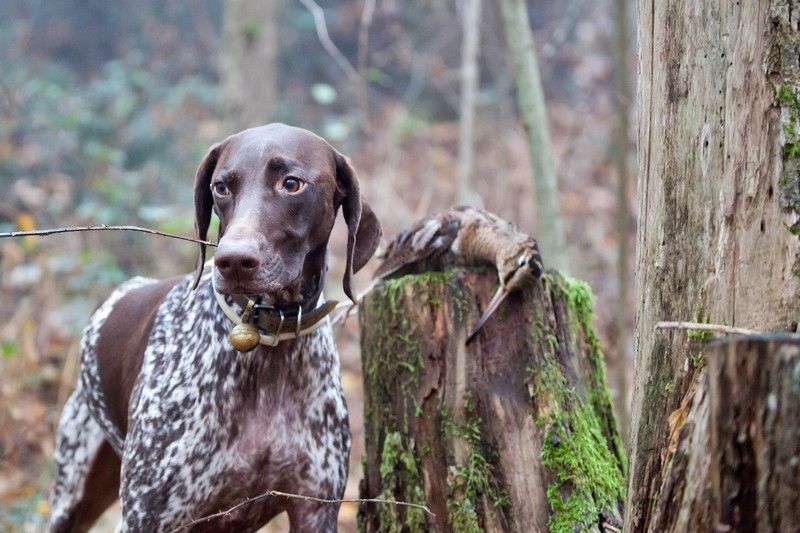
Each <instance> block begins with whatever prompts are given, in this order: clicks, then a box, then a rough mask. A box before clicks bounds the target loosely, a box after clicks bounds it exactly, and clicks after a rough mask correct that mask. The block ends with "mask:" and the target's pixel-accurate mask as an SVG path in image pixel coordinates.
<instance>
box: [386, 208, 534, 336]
mask: <svg viewBox="0 0 800 533" xmlns="http://www.w3.org/2000/svg"><path fill="white" fill-rule="evenodd" d="M379 257H380V258H381V259H382V263H381V264H380V266H379V267H378V270H377V271H376V272H375V277H376V278H381V279H385V278H388V277H390V276H398V275H405V274H418V273H421V272H425V271H429V270H441V269H443V268H444V267H445V265H458V266H479V265H491V266H494V267H495V268H496V269H497V277H498V279H499V281H500V286H499V287H498V289H497V291H496V292H495V293H494V296H492V299H491V301H490V302H489V305H488V306H487V307H486V310H485V311H484V312H483V315H482V316H481V318H480V319H479V320H478V322H477V324H475V327H474V328H473V329H472V332H471V333H470V334H469V337H468V338H467V344H469V343H470V342H472V341H473V340H474V339H475V337H476V336H477V334H478V332H479V331H480V329H481V327H483V325H484V324H485V323H486V321H487V320H488V319H489V318H490V317H491V316H492V314H493V313H494V312H495V311H496V310H497V308H498V307H499V306H500V304H501V303H502V302H503V300H505V298H506V297H507V296H508V295H509V294H510V293H512V292H514V291H516V290H518V289H522V288H524V287H526V286H528V285H529V284H531V283H533V281H534V280H536V279H537V278H539V277H541V275H542V271H543V270H544V266H543V264H542V257H541V255H540V254H539V246H538V245H537V243H536V239H533V238H532V237H530V236H528V235H526V234H525V233H523V232H521V231H520V230H519V229H518V228H517V227H516V226H514V225H513V224H512V223H510V222H507V221H505V220H503V219H501V218H500V217H498V216H497V215H494V214H492V213H489V212H487V211H484V210H482V209H477V208H474V207H465V206H459V207H453V208H450V209H448V210H447V211H443V212H441V213H439V214H436V215H433V216H432V217H429V218H426V219H423V220H420V221H418V222H415V223H414V224H412V225H411V226H409V227H408V228H406V229H404V230H403V231H401V232H400V233H399V234H398V235H397V237H395V238H394V239H393V240H392V241H391V242H390V243H389V244H388V245H387V247H386V249H385V250H384V251H383V252H382V253H381V254H380V255H379Z"/></svg>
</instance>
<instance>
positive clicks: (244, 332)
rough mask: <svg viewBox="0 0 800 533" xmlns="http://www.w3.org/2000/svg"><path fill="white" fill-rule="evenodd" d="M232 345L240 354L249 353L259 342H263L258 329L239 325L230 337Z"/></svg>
mask: <svg viewBox="0 0 800 533" xmlns="http://www.w3.org/2000/svg"><path fill="white" fill-rule="evenodd" d="M228 338H229V339H230V341H231V344H232V345H233V347H234V348H236V350H237V351H239V352H249V351H250V350H252V349H253V348H255V347H256V346H258V341H259V340H261V335H260V334H259V333H258V330H257V329H256V327H255V326H254V325H252V324H245V323H242V324H237V325H236V326H235V327H234V328H233V329H232V330H231V332H230V334H229V335H228Z"/></svg>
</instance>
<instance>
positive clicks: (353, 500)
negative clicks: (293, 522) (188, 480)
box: [172, 490, 436, 533]
mask: <svg viewBox="0 0 800 533" xmlns="http://www.w3.org/2000/svg"><path fill="white" fill-rule="evenodd" d="M270 496H282V497H284V498H295V499H298V500H306V501H312V502H317V503H384V504H389V505H402V506H405V507H414V508H416V509H420V510H422V511H424V512H425V513H427V514H429V515H431V516H432V517H433V518H434V519H436V515H435V514H433V512H432V511H431V510H430V509H429V508H428V507H427V506H425V505H421V504H419V503H409V502H401V501H397V500H382V499H380V498H344V499H342V500H333V499H327V498H315V497H314V496H303V495H302V494H292V493H290V492H281V491H279V490H268V491H266V492H264V493H262V494H259V495H258V496H253V497H252V498H247V499H246V500H244V501H243V502H240V503H238V504H236V505H234V506H233V507H231V508H230V509H227V510H225V511H220V512H218V513H214V514H210V515H208V516H204V517H202V518H198V519H196V520H192V521H191V522H189V523H188V524H184V525H182V526H180V527H179V528H177V529H173V530H172V533H175V532H176V531H183V530H184V529H187V528H190V527H192V526H195V525H197V524H202V523H203V522H208V521H209V520H213V519H215V518H219V517H221V516H228V515H230V514H231V513H232V512H233V511H235V510H236V509H239V508H240V507H243V506H245V505H248V504H250V503H253V502H256V501H258V500H263V499H264V498H268V497H270Z"/></svg>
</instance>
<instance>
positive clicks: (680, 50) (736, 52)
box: [625, 0, 800, 531]
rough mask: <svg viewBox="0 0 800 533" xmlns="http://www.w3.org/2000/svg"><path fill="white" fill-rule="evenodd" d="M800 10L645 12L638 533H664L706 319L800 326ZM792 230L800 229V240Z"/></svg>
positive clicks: (784, 6)
mask: <svg viewBox="0 0 800 533" xmlns="http://www.w3.org/2000/svg"><path fill="white" fill-rule="evenodd" d="M798 4H800V2H793V1H785V0H783V1H779V0H774V1H772V2H769V1H765V0H761V1H753V2H727V1H724V0H706V1H703V2H697V1H694V0H667V1H663V2H661V1H659V2H640V3H639V10H638V22H639V24H638V27H639V48H640V50H639V73H640V75H639V157H638V160H639V173H638V174H639V190H638V197H639V215H640V220H639V227H638V238H637V240H638V249H637V259H636V261H637V266H636V270H637V276H636V280H637V281H636V289H635V290H636V339H635V345H636V353H637V362H636V376H635V378H634V388H633V402H632V413H631V414H632V417H631V446H630V456H631V475H630V480H629V489H628V504H627V507H626V517H625V519H626V530H628V531H645V530H648V529H652V527H651V520H652V514H653V512H654V509H655V506H654V505H653V501H654V498H655V496H656V494H657V492H658V491H659V488H660V487H661V485H662V481H663V473H664V472H663V471H664V468H665V465H667V464H668V463H669V461H670V459H671V455H672V454H671V452H670V446H669V444H670V414H674V413H675V412H676V411H677V410H678V409H679V408H680V406H681V404H682V403H683V402H684V401H685V398H686V395H687V393H688V392H689V391H690V390H691V389H693V388H699V385H698V383H697V379H698V376H699V373H700V368H701V367H702V364H697V363H698V362H701V361H702V359H703V347H702V344H701V343H699V342H698V338H697V337H698V335H697V334H696V335H690V336H687V335H686V332H683V331H657V330H656V329H655V327H654V326H655V324H656V323H657V322H658V321H661V320H695V321H699V322H704V321H708V322H712V323H718V324H727V325H731V326H741V327H745V328H749V329H753V330H756V331H786V330H794V328H795V327H796V321H797V319H798V316H800V278H799V277H798V275H797V274H798V272H800V271H798V270H797V269H798V264H799V263H798V257H799V256H798V254H799V253H800V241H799V240H798V238H797V236H796V235H793V231H794V232H795V233H797V229H798V227H800V226H798V210H800V201H798V199H800V188H798V183H800V182H799V181H798V168H800V165H798V156H800V144H798V140H800V135H798V133H797V132H798V129H797V120H798V116H800V111H798V110H800V105H798V98H797V86H798V85H797V83H798V81H800V77H799V76H798V57H800V54H798V48H797V43H800V36H799V35H798V31H797V29H796V28H797V22H798V15H800V5H798ZM792 228H794V230H792Z"/></svg>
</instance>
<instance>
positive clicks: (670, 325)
mask: <svg viewBox="0 0 800 533" xmlns="http://www.w3.org/2000/svg"><path fill="white" fill-rule="evenodd" d="M656 329H696V330H698V331H714V332H717V333H726V334H728V335H758V334H759V333H760V332H758V331H753V330H751V329H745V328H735V327H732V326H723V325H722V324H704V323H702V322H658V323H657V324H656Z"/></svg>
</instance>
